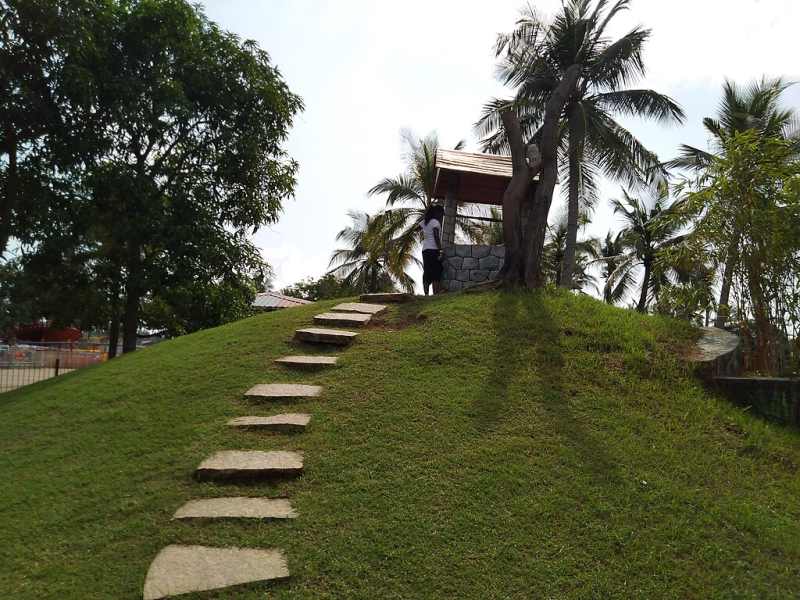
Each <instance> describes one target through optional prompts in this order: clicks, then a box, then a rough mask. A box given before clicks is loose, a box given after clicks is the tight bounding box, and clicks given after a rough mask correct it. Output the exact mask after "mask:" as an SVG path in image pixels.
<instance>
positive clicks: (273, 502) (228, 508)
mask: <svg viewBox="0 0 800 600" xmlns="http://www.w3.org/2000/svg"><path fill="white" fill-rule="evenodd" d="M172 518H173V519H295V518H297V513H296V512H295V511H294V509H293V508H292V503H291V502H289V500H288V499H287V498H205V499H200V500H189V502H187V503H186V504H184V505H183V506H181V507H180V508H179V509H178V510H177V511H175V514H174V515H172Z"/></svg>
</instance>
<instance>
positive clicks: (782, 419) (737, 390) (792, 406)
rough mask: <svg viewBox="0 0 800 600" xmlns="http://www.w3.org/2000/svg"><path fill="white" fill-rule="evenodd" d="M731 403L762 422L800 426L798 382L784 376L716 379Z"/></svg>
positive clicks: (799, 382)
mask: <svg viewBox="0 0 800 600" xmlns="http://www.w3.org/2000/svg"><path fill="white" fill-rule="evenodd" d="M714 382H715V383H716V384H717V385H718V386H719V387H720V388H721V389H722V390H723V391H724V392H725V394H726V395H727V396H728V398H730V399H731V400H732V401H733V402H735V403H736V404H738V405H740V406H747V407H749V408H751V409H752V411H753V412H754V413H756V414H758V415H761V416H762V417H764V418H765V419H768V420H770V421H774V422H776V423H782V424H784V425H794V426H795V427H800V380H798V379H788V378H784V377H715V378H714Z"/></svg>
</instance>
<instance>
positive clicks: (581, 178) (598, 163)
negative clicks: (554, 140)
mask: <svg viewBox="0 0 800 600" xmlns="http://www.w3.org/2000/svg"><path fill="white" fill-rule="evenodd" d="M628 5H629V2H628V0H618V1H617V2H614V3H613V4H611V3H610V2H609V1H608V0H598V1H597V2H596V3H594V7H593V8H592V2H591V1H590V0H569V1H568V2H565V3H564V5H563V7H562V10H561V11H560V12H559V13H558V14H557V15H556V16H555V18H554V19H552V21H547V20H545V19H543V18H542V17H541V16H540V15H539V14H538V13H536V11H535V10H534V9H533V8H532V7H528V8H527V9H526V10H525V11H523V14H522V17H521V18H520V20H519V21H518V22H517V25H516V28H515V29H514V31H513V32H511V33H510V34H503V35H500V36H498V41H497V46H496V54H497V56H498V57H501V58H502V60H501V62H500V65H499V69H498V70H499V77H500V79H501V81H502V82H503V83H505V84H506V85H510V86H513V87H514V88H515V89H516V93H515V95H514V97H513V98H511V99H493V100H491V101H489V102H488V103H487V104H486V106H485V108H484V111H483V114H482V116H481V118H480V120H479V121H478V123H477V129H478V131H479V133H480V134H481V135H483V136H484V143H483V145H484V149H485V150H487V151H490V152H498V151H503V150H505V151H508V150H509V149H510V145H509V140H508V137H507V135H506V128H505V127H501V124H502V112H503V111H504V110H506V109H507V108H508V107H513V109H514V111H515V112H516V113H517V114H518V115H519V120H520V127H521V131H522V135H523V137H524V138H525V139H528V140H531V141H535V140H536V139H538V137H539V136H540V135H541V126H542V121H543V118H544V111H545V105H546V102H547V100H548V98H549V97H550V96H551V94H552V92H553V90H554V89H555V88H556V86H557V85H558V83H559V82H560V81H562V80H563V79H564V77H565V76H566V74H567V73H568V71H569V70H570V69H571V68H576V69H578V70H579V74H578V81H577V83H576V85H575V86H574V87H573V88H572V89H571V90H570V93H569V97H568V100H567V101H566V103H565V104H564V107H563V112H562V113H561V114H560V115H559V118H560V119H561V127H560V131H559V152H560V155H561V156H562V160H561V161H560V162H561V170H562V176H563V177H564V178H565V179H566V180H567V182H568V218H567V243H566V249H565V257H564V261H563V268H562V270H563V273H562V275H561V278H560V280H561V282H562V285H564V286H565V287H571V285H572V283H571V282H572V273H573V271H574V267H575V252H576V244H577V235H578V228H579V219H580V213H581V209H582V206H581V204H582V203H583V204H584V205H585V206H591V205H592V204H593V203H594V201H595V200H596V193H597V176H598V174H599V173H600V172H602V173H603V174H605V175H606V176H608V177H611V178H614V179H617V180H621V181H623V182H625V183H627V184H628V185H634V184H636V183H638V182H640V181H642V180H643V179H644V178H645V175H646V174H648V173H649V172H651V171H652V170H653V169H655V168H656V167H657V166H658V160H657V158H656V156H655V155H654V154H653V153H652V152H650V151H649V150H647V149H646V148H645V147H644V146H643V145H642V144H641V142H639V140H637V139H636V137H635V136H634V135H633V134H631V133H630V132H629V131H628V130H626V129H625V128H624V127H622V125H620V124H619V123H618V122H617V121H616V120H615V118H614V116H615V115H616V114H619V115H630V116H636V117H641V118H650V119H655V120H657V121H660V122H681V121H682V120H683V111H682V110H681V108H680V107H679V106H678V104H676V103H675V102H674V101H673V100H672V99H670V98H669V97H667V96H664V95H662V94H659V93H657V92H655V91H653V90H649V89H624V87H623V86H625V85H627V84H629V83H630V82H632V81H634V80H635V79H637V78H639V77H641V76H643V75H644V73H645V67H644V62H643V59H642V51H643V48H644V44H645V42H646V41H647V39H648V38H649V36H650V30H647V29H642V28H641V27H636V28H634V29H633V30H631V31H630V32H629V33H627V34H626V35H624V36H622V37H621V38H619V39H617V40H611V39H609V38H608V37H607V36H606V28H607V26H608V24H609V23H610V22H611V21H612V20H613V19H614V17H615V16H617V15H618V14H619V13H620V12H622V11H624V10H626V9H627V8H628Z"/></svg>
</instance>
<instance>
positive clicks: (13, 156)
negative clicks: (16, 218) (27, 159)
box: [0, 127, 18, 257]
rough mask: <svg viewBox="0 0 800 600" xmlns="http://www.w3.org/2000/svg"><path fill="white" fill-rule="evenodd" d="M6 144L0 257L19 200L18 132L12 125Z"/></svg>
mask: <svg viewBox="0 0 800 600" xmlns="http://www.w3.org/2000/svg"><path fill="white" fill-rule="evenodd" d="M4 137H5V146H6V148H5V149H6V152H8V173H7V175H6V186H5V189H4V190H3V195H2V197H0V257H2V256H3V255H4V254H5V252H6V248H7V247H8V240H9V239H10V238H11V213H12V211H13V210H14V208H15V205H16V202H17V178H18V175H17V138H16V133H15V132H14V130H13V129H12V128H11V127H7V128H6V131H5V135H4Z"/></svg>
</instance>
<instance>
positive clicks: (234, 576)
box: [144, 545, 289, 600]
mask: <svg viewBox="0 0 800 600" xmlns="http://www.w3.org/2000/svg"><path fill="white" fill-rule="evenodd" d="M287 577H289V567H288V566H287V564H286V558H285V557H284V555H283V552H281V551H280V550H277V549H251V548H209V547H208V546H179V545H172V546H167V547H166V548H164V549H163V550H161V552H159V553H158V556H156V558H155V560H154V561H153V563H152V564H151V565H150V569H149V570H148V571H147V578H146V579H145V582H144V600H159V599H160V598H168V597H169V596H177V595H178V594H188V593H189V592H202V591H205V590H218V589H220V588H225V587H229V586H232V585H241V584H243V583H253V582H257V581H269V580H274V579H285V578H287Z"/></svg>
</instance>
